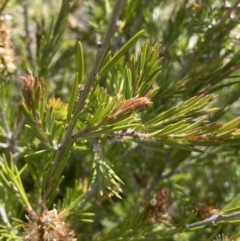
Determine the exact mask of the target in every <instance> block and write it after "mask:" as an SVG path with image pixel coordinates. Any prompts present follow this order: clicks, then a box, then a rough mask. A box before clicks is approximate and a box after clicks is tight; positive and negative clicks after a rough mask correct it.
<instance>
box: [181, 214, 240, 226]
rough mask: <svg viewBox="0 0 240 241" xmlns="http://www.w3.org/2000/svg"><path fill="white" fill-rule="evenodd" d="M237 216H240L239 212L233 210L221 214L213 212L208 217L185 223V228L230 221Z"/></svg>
mask: <svg viewBox="0 0 240 241" xmlns="http://www.w3.org/2000/svg"><path fill="white" fill-rule="evenodd" d="M238 218H240V212H235V213H231V214H225V215H224V214H222V215H218V214H214V215H213V216H211V217H210V218H207V219H204V220H203V221H200V222H195V223H191V224H186V225H185V226H186V228H196V227H200V226H203V225H209V224H216V223H219V222H221V221H232V220H234V219H238Z"/></svg>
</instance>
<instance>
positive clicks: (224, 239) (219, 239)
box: [213, 234, 233, 241]
mask: <svg viewBox="0 0 240 241" xmlns="http://www.w3.org/2000/svg"><path fill="white" fill-rule="evenodd" d="M213 241H233V239H232V238H230V237H228V236H226V235H225V234H219V235H218V236H216V237H215V239H214V240H213Z"/></svg>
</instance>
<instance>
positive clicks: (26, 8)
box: [23, 0, 33, 63]
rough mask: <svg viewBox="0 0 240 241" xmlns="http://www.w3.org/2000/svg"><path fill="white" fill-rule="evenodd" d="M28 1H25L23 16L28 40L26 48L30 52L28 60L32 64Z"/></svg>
mask: <svg viewBox="0 0 240 241" xmlns="http://www.w3.org/2000/svg"><path fill="white" fill-rule="evenodd" d="M28 5H29V3H28V0H24V1H23V14H24V27H25V33H26V36H25V37H26V40H27V44H26V48H27V52H28V58H29V62H30V63H32V60H33V56H32V51H31V48H30V47H31V45H30V42H31V41H30V40H31V37H30V30H29V17H28Z"/></svg>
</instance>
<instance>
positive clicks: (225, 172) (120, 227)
mask: <svg viewBox="0 0 240 241" xmlns="http://www.w3.org/2000/svg"><path fill="white" fill-rule="evenodd" d="M113 4H114V1H111V0H79V1H68V0H62V1H54V0H50V1H40V0H33V1H30V0H21V1H17V0H9V1H7V0H5V1H4V0H1V2H0V7H1V9H0V12H1V19H0V29H1V32H0V56H1V58H0V115H1V117H0V153H1V154H4V155H5V156H6V158H10V156H11V155H12V158H13V162H14V163H15V164H16V165H17V166H18V168H19V169H21V168H22V167H23V166H24V165H25V164H26V163H27V164H28V165H29V168H27V169H26V170H25V171H24V172H23V173H22V182H23V185H24V188H25V191H26V193H27V195H28V197H29V200H31V205H32V206H33V207H34V208H35V209H37V208H38V207H39V206H41V205H42V204H41V198H40V193H41V190H40V184H39V182H40V180H41V177H39V176H38V171H39V169H41V168H43V166H44V160H45V159H46V158H48V156H47V155H48V154H46V155H44V154H42V153H41V152H39V151H40V150H43V149H44V148H43V146H44V144H43V143H41V142H40V141H39V140H37V139H36V137H35V136H34V135H32V134H31V133H30V132H29V131H28V129H26V128H25V127H24V124H25V120H24V117H23V115H22V113H21V112H20V107H19V105H20V103H21V102H22V99H23V98H22V92H21V89H22V88H23V83H22V79H21V76H27V75H29V71H31V72H32V73H33V75H38V76H39V80H40V82H41V85H42V86H44V88H45V90H46V95H47V98H48V101H49V102H48V104H49V105H52V106H54V109H55V112H56V116H57V119H58V120H60V121H61V120H62V119H64V118H65V116H66V113H67V103H68V102H69V98H70V93H71V89H72V86H73V81H74V78H75V74H76V71H77V61H76V58H77V43H78V41H81V43H82V46H83V53H84V69H85V72H84V76H83V79H87V77H88V76H89V74H90V71H91V69H92V66H93V63H94V61H95V55H96V52H97V43H98V42H101V41H102V39H103V37H104V34H105V32H106V29H107V25H108V22H109V19H110V17H111V14H112V8H113ZM239 13H240V3H239V1H230V0H229V1H224V0H192V1H186V0H178V1H169V0H168V1H165V0H138V1H134V0H129V1H126V4H125V7H124V9H123V12H122V14H121V17H120V19H121V20H122V21H123V26H122V27H121V28H120V29H119V30H118V31H117V33H116V34H115V35H114V37H113V39H112V41H111V44H110V50H111V51H112V53H115V52H117V51H118V50H119V49H120V48H121V47H122V46H123V45H124V44H125V43H126V42H127V41H128V40H129V39H131V38H132V37H133V36H134V35H135V34H136V33H137V32H138V31H139V30H141V29H144V34H143V36H142V37H141V38H140V39H139V40H138V41H137V42H136V44H135V45H134V47H132V48H131V49H130V50H129V51H128V52H127V53H125V54H124V56H122V58H121V59H120V61H119V62H118V63H117V64H116V65H115V66H114V67H113V68H112V69H111V70H110V71H109V73H108V74H107V75H106V76H104V77H103V78H101V79H100V80H99V85H100V86H102V87H104V88H106V89H107V91H108V93H109V94H110V95H113V96H114V95H117V94H118V90H119V89H121V88H120V87H119V88H118V87H116V86H117V85H120V82H121V79H122V78H125V77H126V71H125V65H128V66H130V65H131V60H132V59H133V58H134V57H135V58H136V56H137V55H138V54H139V53H140V52H141V49H142V46H143V45H144V44H145V43H146V45H147V46H154V45H155V44H159V45H160V48H159V53H158V54H159V57H160V58H161V59H162V60H161V64H159V68H161V73H160V75H159V76H157V80H156V81H155V83H154V84H153V85H155V86H159V87H160V90H159V91H158V93H157V94H156V95H155V96H154V97H153V98H152V99H151V100H152V102H153V108H151V109H147V110H144V111H143V112H141V121H142V122H143V123H146V122H147V121H148V120H150V119H151V118H153V116H155V115H156V113H162V112H164V111H167V110H169V109H170V108H172V107H177V106H178V105H179V103H180V102H181V101H185V100H189V99H191V98H192V97H194V96H200V95H202V94H215V95H217V97H216V98H215V99H214V101H213V102H212V103H211V106H210V107H219V108H220V109H219V110H218V111H216V112H215V113H211V114H209V115H208V122H210V123H211V122H215V121H218V122H219V123H223V122H228V121H231V120H233V119H234V118H236V117H238V116H239V113H240V111H239V104H240V103H239V95H240V88H239V84H240V80H239V78H240V76H239V68H240V52H239V49H240V42H239V39H240V24H239V21H240V17H239V16H240V14H239ZM136 94H137V93H136ZM133 96H134V95H133ZM58 98H59V99H58ZM205 108H206V107H205ZM6 130H8V131H6ZM13 136H14V138H12V137H13ZM191 144H192V146H193V147H196V148H197V149H200V150H201V152H197V151H195V150H194V149H191V148H179V147H177V146H173V145H167V144H166V143H164V142H163V143H161V141H159V142H158V143H148V144H147V145H144V144H143V143H142V141H141V140H139V141H136V142H132V141H128V140H125V139H122V140H120V141H112V140H109V138H106V137H104V138H102V139H101V148H102V154H103V156H104V158H106V160H109V161H110V162H111V163H112V164H113V165H114V171H115V172H116V174H117V175H118V176H119V178H120V179H121V180H122V181H123V182H124V185H122V187H121V188H122V190H123V193H122V194H121V197H122V200H119V199H117V198H115V197H113V199H112V201H113V202H114V204H113V203H112V202H111V201H110V202H109V200H108V199H107V197H106V198H104V196H103V197H101V198H99V197H98V196H97V195H95V194H92V193H90V194H89V192H88V186H89V183H90V182H91V175H92V171H93V168H92V160H93V159H94V155H95V154H94V150H93V149H94V141H93V140H77V141H76V143H75V145H74V147H73V149H72V152H71V155H70V157H69V159H68V162H67V164H66V166H65V168H64V170H63V175H64V176H65V178H64V180H63V182H62V183H61V185H60V187H59V191H58V194H57V196H56V197H55V199H54V203H56V204H58V206H57V207H58V208H59V209H61V206H62V203H64V205H65V206H67V205H69V203H71V199H74V198H75V197H76V196H78V195H80V194H84V195H88V196H87V199H86V201H85V203H84V205H81V206H79V207H77V208H76V209H75V210H74V211H73V212H72V213H71V215H69V220H70V221H71V223H72V227H73V229H74V230H75V231H76V233H78V236H77V237H78V240H118V238H120V237H123V239H124V240H145V238H144V235H145V231H146V233H147V234H148V236H146V240H193V241H195V240H237V238H238V237H239V231H240V229H239V225H238V222H236V224H235V223H232V224H224V225H216V226H208V227H205V228H204V227H202V228H200V229H197V230H191V231H186V232H182V231H179V230H175V231H171V230H172V229H173V228H174V227H176V226H177V225H178V224H179V223H181V222H183V223H184V222H185V221H184V220H187V218H188V217H189V215H191V214H192V213H193V210H194V211H195V212H196V214H197V215H196V217H195V218H194V219H192V220H191V221H192V222H193V221H198V220H202V219H205V218H207V217H209V216H211V215H213V214H215V213H216V212H217V210H221V209H222V208H223V207H224V206H225V205H226V204H227V203H229V202H230V201H231V200H232V199H233V198H234V197H236V196H237V195H238V194H239V192H240V186H239V184H238V180H239V178H240V169H239V164H240V161H239V154H240V153H239V144H240V142H239V141H236V143H229V144H228V143H225V142H224V143H222V142H221V140H219V141H216V142H215V143H211V144H209V146H207V145H205V146H204V147H199V145H198V144H195V143H194V142H192V143H191ZM223 144H224V145H223ZM233 144H234V145H233ZM95 151H96V150H95ZM0 160H1V161H2V160H3V159H2V158H1V159H0ZM30 163H31V164H30ZM0 184H1V183H0ZM0 193H1V195H0V205H1V212H0V224H1V225H2V226H8V228H9V229H10V226H11V225H10V223H11V222H12V221H11V217H16V218H18V219H22V220H24V221H25V222H26V218H25V217H24V214H25V207H24V206H23V205H21V204H20V203H19V202H18V201H17V199H18V198H17V196H16V195H11V194H9V193H8V192H7V191H6V189H5V187H4V185H3V184H2V185H0ZM154 200H155V201H157V202H159V206H157V207H156V206H155V205H153V204H152V202H153V201H154ZM51 205H52V204H51ZM83 206H84V207H83ZM153 207H154V208H153ZM3 210H5V211H4V212H3ZM86 210H87V212H88V213H93V214H94V215H93V216H91V217H88V218H86V217H85V216H84V214H83V213H84V212H85V211H86ZM3 213H5V214H6V215H7V216H8V217H9V220H8V222H6V219H5V218H4V215H3ZM139 216H140V217H139ZM145 216H147V218H146V220H142V219H144V218H143V217H145ZM128 219H129V220H128ZM139 219H141V221H139ZM90 220H91V221H92V222H89V221H90ZM186 222H187V221H186ZM6 223H7V224H8V225H6ZM134 225H135V226H134ZM128 226H129V227H132V228H133V231H132V233H131V234H130V233H129V234H127V233H125V231H126V230H127V228H128ZM134 229H135V230H134ZM147 229H148V230H147ZM2 230H4V231H2V232H5V231H6V229H4V228H2ZM149 230H150V231H149ZM20 232H21V231H20ZM134 232H136V233H138V235H139V233H140V232H143V237H140V236H138V235H137V236H136V237H135V236H134V235H135V234H133V233H134ZM218 234H223V235H222V236H218V237H217V235H218ZM132 237H133V238H132ZM134 237H135V238H134ZM228 237H231V238H232V239H230V238H228Z"/></svg>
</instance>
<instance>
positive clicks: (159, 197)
mask: <svg viewBox="0 0 240 241" xmlns="http://www.w3.org/2000/svg"><path fill="white" fill-rule="evenodd" d="M169 198H170V191H169V189H168V188H162V189H160V190H159V192H158V193H157V194H156V195H154V197H153V198H152V199H151V200H150V201H149V202H148V203H147V205H146V207H145V208H144V211H143V213H144V215H145V216H146V217H147V218H148V220H149V222H151V223H156V222H160V223H162V224H164V225H166V226H171V224H170V223H169V222H168V221H167V219H166V215H167V213H168V212H167V206H168V201H169Z"/></svg>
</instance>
